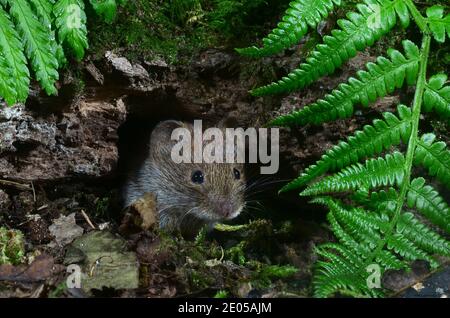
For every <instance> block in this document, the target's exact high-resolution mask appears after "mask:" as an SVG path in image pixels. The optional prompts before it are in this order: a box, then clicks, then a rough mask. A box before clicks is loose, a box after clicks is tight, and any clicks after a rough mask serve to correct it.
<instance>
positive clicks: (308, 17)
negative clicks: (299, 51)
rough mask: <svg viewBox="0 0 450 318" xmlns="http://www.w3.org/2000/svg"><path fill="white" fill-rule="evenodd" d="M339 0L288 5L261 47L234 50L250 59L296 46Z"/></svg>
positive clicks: (300, 1)
mask: <svg viewBox="0 0 450 318" xmlns="http://www.w3.org/2000/svg"><path fill="white" fill-rule="evenodd" d="M340 5H341V0H295V1H292V2H291V3H290V4H289V9H287V10H286V12H285V14H284V16H283V18H282V22H280V23H279V24H278V26H277V28H275V29H274V30H273V31H272V32H271V33H270V34H269V35H268V36H267V37H266V38H264V39H263V40H262V41H263V47H261V48H258V47H256V46H252V47H247V48H242V49H236V50H237V51H238V52H239V53H240V54H242V55H245V56H250V57H264V56H268V55H273V54H276V53H279V52H281V51H282V50H284V49H286V48H289V47H290V46H292V45H294V44H297V43H298V42H299V41H300V39H301V38H302V37H303V36H304V35H305V34H306V33H307V32H308V27H310V28H315V27H316V26H317V24H319V22H320V21H322V20H323V19H325V18H326V17H327V16H328V14H329V12H330V11H332V10H333V8H334V6H340Z"/></svg>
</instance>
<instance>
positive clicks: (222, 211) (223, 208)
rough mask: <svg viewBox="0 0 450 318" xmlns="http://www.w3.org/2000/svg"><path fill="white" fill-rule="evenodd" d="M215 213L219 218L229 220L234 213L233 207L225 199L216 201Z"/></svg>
mask: <svg viewBox="0 0 450 318" xmlns="http://www.w3.org/2000/svg"><path fill="white" fill-rule="evenodd" d="M216 211H217V212H218V214H219V215H220V216H221V217H224V218H229V217H231V216H232V214H233V212H234V205H233V204H232V203H231V202H230V201H229V200H226V199H219V200H217V201H216Z"/></svg>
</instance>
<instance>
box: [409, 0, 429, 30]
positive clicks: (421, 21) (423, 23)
mask: <svg viewBox="0 0 450 318" xmlns="http://www.w3.org/2000/svg"><path fill="white" fill-rule="evenodd" d="M403 1H404V2H405V4H406V6H407V7H408V9H409V12H410V13H411V15H412V16H413V19H414V22H416V24H417V26H418V27H419V29H420V31H422V32H423V33H425V34H429V33H430V29H429V27H428V23H427V20H426V19H425V18H424V17H423V15H422V14H421V13H420V12H419V10H418V9H417V7H416V5H415V4H414V3H413V1H412V0H403Z"/></svg>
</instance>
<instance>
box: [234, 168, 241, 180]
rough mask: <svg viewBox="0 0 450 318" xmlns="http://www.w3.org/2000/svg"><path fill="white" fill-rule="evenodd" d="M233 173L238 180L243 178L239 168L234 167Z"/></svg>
mask: <svg viewBox="0 0 450 318" xmlns="http://www.w3.org/2000/svg"><path fill="white" fill-rule="evenodd" d="M233 174H234V178H235V179H236V180H239V179H240V178H241V173H240V172H239V170H238V169H236V168H233Z"/></svg>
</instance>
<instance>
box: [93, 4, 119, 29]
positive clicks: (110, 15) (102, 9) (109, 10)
mask: <svg viewBox="0 0 450 318" xmlns="http://www.w3.org/2000/svg"><path fill="white" fill-rule="evenodd" d="M90 2H91V4H92V7H93V8H94V10H95V12H96V13H97V14H98V15H99V16H101V17H102V18H103V19H105V21H106V22H108V23H111V22H113V21H114V19H115V17H116V13H117V3H116V1H115V0H90Z"/></svg>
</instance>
